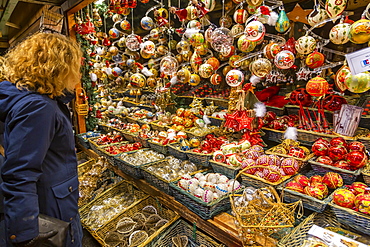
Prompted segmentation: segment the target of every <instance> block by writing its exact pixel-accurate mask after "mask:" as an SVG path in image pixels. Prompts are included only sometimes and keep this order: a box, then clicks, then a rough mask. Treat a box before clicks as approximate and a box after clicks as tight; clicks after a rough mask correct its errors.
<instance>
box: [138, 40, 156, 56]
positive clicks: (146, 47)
mask: <svg viewBox="0 0 370 247" xmlns="http://www.w3.org/2000/svg"><path fill="white" fill-rule="evenodd" d="M140 47H141V51H142V52H144V53H147V54H153V53H154V52H155V44H154V43H153V42H152V41H145V42H144V43H141V44H140Z"/></svg>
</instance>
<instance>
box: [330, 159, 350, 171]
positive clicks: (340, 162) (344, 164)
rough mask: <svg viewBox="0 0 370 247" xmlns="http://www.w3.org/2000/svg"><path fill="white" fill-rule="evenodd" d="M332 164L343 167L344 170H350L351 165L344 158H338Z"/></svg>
mask: <svg viewBox="0 0 370 247" xmlns="http://www.w3.org/2000/svg"><path fill="white" fill-rule="evenodd" d="M333 166H335V167H338V168H340V169H344V170H351V166H350V165H349V163H348V162H347V161H345V160H338V161H337V162H335V163H334V164H333Z"/></svg>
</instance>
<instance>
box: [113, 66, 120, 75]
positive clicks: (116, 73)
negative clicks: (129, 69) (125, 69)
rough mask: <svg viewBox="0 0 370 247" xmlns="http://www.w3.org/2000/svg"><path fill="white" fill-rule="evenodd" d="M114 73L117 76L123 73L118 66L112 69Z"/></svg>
mask: <svg viewBox="0 0 370 247" xmlns="http://www.w3.org/2000/svg"><path fill="white" fill-rule="evenodd" d="M112 74H113V75H114V76H115V77H117V76H120V75H121V74H122V69H120V68H118V67H114V68H113V69H112Z"/></svg>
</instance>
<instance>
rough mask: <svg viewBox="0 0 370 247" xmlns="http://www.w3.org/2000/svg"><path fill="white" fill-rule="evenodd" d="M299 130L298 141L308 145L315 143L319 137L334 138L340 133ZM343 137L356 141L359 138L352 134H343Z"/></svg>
mask: <svg viewBox="0 0 370 247" xmlns="http://www.w3.org/2000/svg"><path fill="white" fill-rule="evenodd" d="M297 131H298V139H297V141H299V142H300V143H301V144H302V145H306V146H312V144H314V142H315V141H316V140H317V139H319V138H326V139H332V138H335V137H338V135H336V134H325V133H319V132H315V131H309V130H302V129H297ZM342 137H343V138H344V139H345V140H349V141H355V140H356V139H357V137H356V135H355V136H354V137H351V136H342Z"/></svg>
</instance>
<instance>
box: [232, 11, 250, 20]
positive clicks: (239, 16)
mask: <svg viewBox="0 0 370 247" xmlns="http://www.w3.org/2000/svg"><path fill="white" fill-rule="evenodd" d="M247 17H248V12H247V10H245V9H237V10H236V11H235V12H234V21H235V22H236V23H238V24H244V23H245V21H246V20H247Z"/></svg>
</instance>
